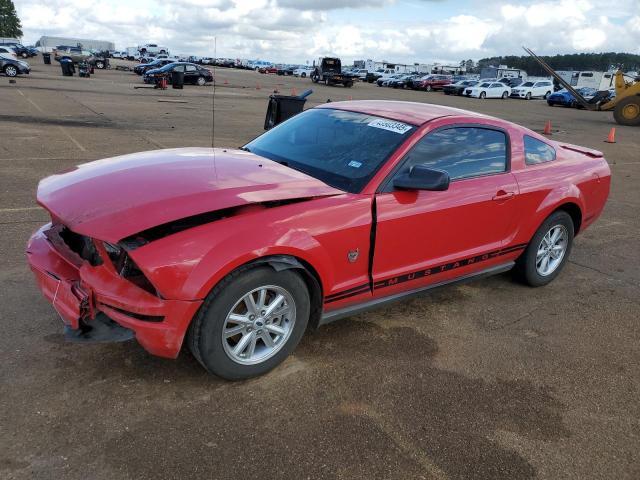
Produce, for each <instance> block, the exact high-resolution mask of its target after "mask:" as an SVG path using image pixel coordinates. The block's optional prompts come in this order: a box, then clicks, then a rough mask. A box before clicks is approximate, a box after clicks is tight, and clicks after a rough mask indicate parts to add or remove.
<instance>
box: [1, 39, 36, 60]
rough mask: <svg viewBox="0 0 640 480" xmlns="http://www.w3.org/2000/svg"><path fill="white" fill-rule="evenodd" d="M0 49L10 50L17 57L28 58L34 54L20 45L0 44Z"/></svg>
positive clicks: (11, 43)
mask: <svg viewBox="0 0 640 480" xmlns="http://www.w3.org/2000/svg"><path fill="white" fill-rule="evenodd" d="M0 47H9V48H11V49H12V50H13V51H14V52H15V54H16V56H18V57H22V58H29V57H33V56H35V54H34V53H33V51H32V50H31V49H30V48H28V47H25V46H23V45H22V44H20V43H13V42H6V43H0Z"/></svg>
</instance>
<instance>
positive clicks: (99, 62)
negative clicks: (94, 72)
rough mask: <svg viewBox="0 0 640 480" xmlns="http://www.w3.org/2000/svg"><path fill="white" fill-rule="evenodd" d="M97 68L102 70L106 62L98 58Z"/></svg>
mask: <svg viewBox="0 0 640 480" xmlns="http://www.w3.org/2000/svg"><path fill="white" fill-rule="evenodd" d="M96 68H97V69H100V70H102V69H103V68H104V62H103V61H102V60H98V61H97V62H96Z"/></svg>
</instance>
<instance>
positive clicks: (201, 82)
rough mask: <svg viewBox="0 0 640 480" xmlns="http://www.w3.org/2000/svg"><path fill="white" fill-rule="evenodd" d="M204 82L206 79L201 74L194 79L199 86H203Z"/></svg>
mask: <svg viewBox="0 0 640 480" xmlns="http://www.w3.org/2000/svg"><path fill="white" fill-rule="evenodd" d="M206 83H207V80H206V79H205V78H204V77H202V76H200V77H198V79H197V80H196V84H198V86H200V87H203V86H204V85H205V84H206Z"/></svg>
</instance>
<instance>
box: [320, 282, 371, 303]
mask: <svg viewBox="0 0 640 480" xmlns="http://www.w3.org/2000/svg"><path fill="white" fill-rule="evenodd" d="M368 288H369V284H368V283H363V284H362V285H358V286H357V287H353V288H349V289H348V290H343V291H341V292H337V293H333V294H331V295H327V296H326V297H325V299H326V300H330V299H333V298H337V297H342V296H344V295H349V294H352V293H353V292H356V293H360V292H361V291H362V290H367V289H368Z"/></svg>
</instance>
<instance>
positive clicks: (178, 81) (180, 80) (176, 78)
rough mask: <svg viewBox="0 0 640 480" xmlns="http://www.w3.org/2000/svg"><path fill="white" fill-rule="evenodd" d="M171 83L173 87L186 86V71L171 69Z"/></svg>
mask: <svg viewBox="0 0 640 480" xmlns="http://www.w3.org/2000/svg"><path fill="white" fill-rule="evenodd" d="M171 85H172V86H173V88H182V87H183V86H184V72H176V71H175V70H172V71H171Z"/></svg>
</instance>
